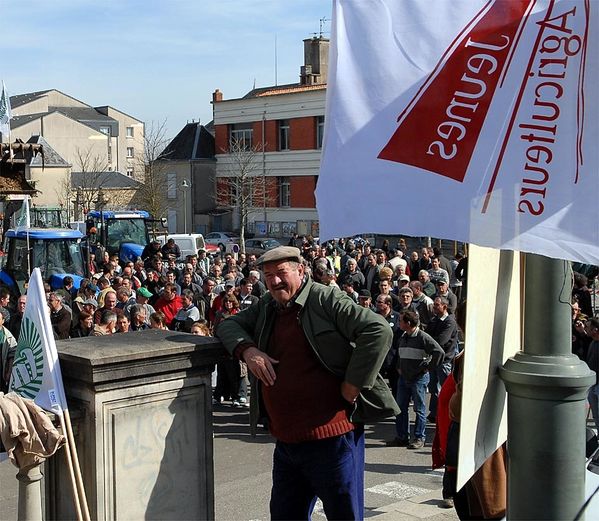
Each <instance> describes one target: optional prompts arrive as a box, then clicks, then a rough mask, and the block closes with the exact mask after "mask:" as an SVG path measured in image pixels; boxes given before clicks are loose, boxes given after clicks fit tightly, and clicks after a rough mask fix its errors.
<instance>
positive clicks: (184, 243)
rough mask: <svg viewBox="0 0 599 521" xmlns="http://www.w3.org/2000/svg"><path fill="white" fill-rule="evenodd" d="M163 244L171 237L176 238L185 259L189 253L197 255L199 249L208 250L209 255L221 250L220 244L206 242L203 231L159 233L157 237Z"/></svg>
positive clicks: (182, 257)
mask: <svg viewBox="0 0 599 521" xmlns="http://www.w3.org/2000/svg"><path fill="white" fill-rule="evenodd" d="M156 238H157V239H158V240H159V241H160V244H161V245H164V243H165V242H166V241H168V240H169V239H174V240H175V244H177V246H179V249H180V250H181V259H185V257H186V256H187V255H197V253H198V250H199V249H202V248H203V249H204V250H206V253H207V254H208V255H215V254H216V253H218V252H219V249H218V246H215V245H213V244H205V241H204V237H203V236H202V234H201V233H175V234H171V235H159V236H158V237H156Z"/></svg>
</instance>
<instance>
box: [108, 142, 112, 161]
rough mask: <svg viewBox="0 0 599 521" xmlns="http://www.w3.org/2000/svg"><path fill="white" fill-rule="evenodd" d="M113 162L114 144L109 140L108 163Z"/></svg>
mask: <svg viewBox="0 0 599 521" xmlns="http://www.w3.org/2000/svg"><path fill="white" fill-rule="evenodd" d="M111 163H112V146H111V145H110V141H109V142H108V164H111Z"/></svg>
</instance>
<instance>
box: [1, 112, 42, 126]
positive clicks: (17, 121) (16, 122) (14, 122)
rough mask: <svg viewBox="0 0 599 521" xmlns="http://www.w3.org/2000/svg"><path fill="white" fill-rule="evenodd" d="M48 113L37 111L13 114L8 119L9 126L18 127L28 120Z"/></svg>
mask: <svg viewBox="0 0 599 521" xmlns="http://www.w3.org/2000/svg"><path fill="white" fill-rule="evenodd" d="M46 114H48V113H47V112H38V113H37V114H25V115H23V116H13V117H12V118H11V120H10V128H19V127H20V126H21V125H25V124H26V123H29V122H30V121H33V120H35V119H38V118H41V117H42V116H45V115H46Z"/></svg>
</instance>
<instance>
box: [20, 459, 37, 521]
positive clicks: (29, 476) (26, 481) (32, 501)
mask: <svg viewBox="0 0 599 521" xmlns="http://www.w3.org/2000/svg"><path fill="white" fill-rule="evenodd" d="M40 466H41V465H36V466H35V467H32V468H30V469H27V470H20V471H19V473H18V474H17V480H18V481H19V503H18V511H17V519H18V521H42V478H43V477H44V476H43V475H42V473H41V471H40Z"/></svg>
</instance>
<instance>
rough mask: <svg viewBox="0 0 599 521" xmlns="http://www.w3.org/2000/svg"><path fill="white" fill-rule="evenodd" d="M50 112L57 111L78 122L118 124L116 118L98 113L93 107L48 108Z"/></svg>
mask: <svg viewBox="0 0 599 521" xmlns="http://www.w3.org/2000/svg"><path fill="white" fill-rule="evenodd" d="M48 108H49V111H50V112H52V111H53V110H57V111H59V112H62V113H63V114H65V115H66V116H69V117H70V118H72V119H75V120H77V121H93V122H94V123H99V122H102V121H106V122H110V123H113V122H116V120H115V119H114V118H111V117H110V116H106V115H105V114H102V113H101V112H98V111H97V110H96V109H94V108H92V107H48Z"/></svg>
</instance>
